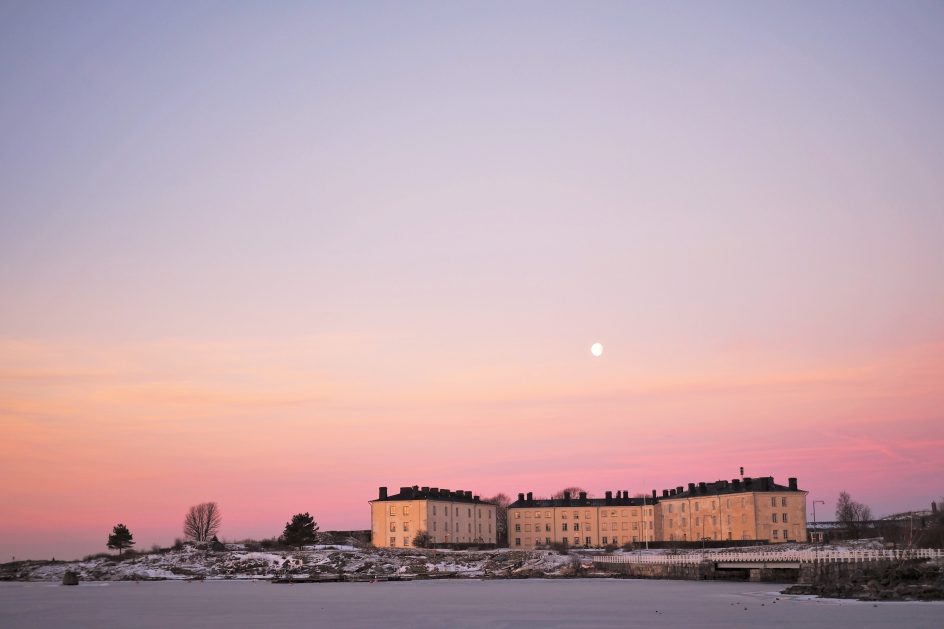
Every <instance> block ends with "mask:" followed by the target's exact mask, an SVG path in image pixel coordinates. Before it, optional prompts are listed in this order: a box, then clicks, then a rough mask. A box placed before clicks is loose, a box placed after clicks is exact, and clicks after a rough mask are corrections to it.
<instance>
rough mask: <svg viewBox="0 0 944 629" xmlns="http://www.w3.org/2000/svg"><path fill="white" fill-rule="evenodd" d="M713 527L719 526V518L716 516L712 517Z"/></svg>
mask: <svg viewBox="0 0 944 629" xmlns="http://www.w3.org/2000/svg"><path fill="white" fill-rule="evenodd" d="M711 525H712V526H717V525H718V516H716V515H713V516H711Z"/></svg>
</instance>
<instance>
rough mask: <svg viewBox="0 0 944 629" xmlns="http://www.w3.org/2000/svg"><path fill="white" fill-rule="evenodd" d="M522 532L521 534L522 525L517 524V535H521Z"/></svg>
mask: <svg viewBox="0 0 944 629" xmlns="http://www.w3.org/2000/svg"><path fill="white" fill-rule="evenodd" d="M520 532H521V525H520V524H515V533H520Z"/></svg>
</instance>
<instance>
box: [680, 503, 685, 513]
mask: <svg viewBox="0 0 944 629" xmlns="http://www.w3.org/2000/svg"><path fill="white" fill-rule="evenodd" d="M679 511H681V512H682V513H685V503H684V502H683V503H682V508H681V509H679Z"/></svg>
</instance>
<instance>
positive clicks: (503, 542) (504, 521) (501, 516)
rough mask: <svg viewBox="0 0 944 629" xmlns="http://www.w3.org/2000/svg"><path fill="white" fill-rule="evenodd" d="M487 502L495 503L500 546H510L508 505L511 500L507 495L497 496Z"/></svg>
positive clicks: (496, 526)
mask: <svg viewBox="0 0 944 629" xmlns="http://www.w3.org/2000/svg"><path fill="white" fill-rule="evenodd" d="M485 502H492V503H495V540H496V542H498V545H499V546H507V545H508V505H510V504H511V499H510V498H509V497H508V496H506V495H505V494H495V495H494V496H492V497H491V498H486V499H485Z"/></svg>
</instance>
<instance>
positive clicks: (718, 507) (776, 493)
mask: <svg viewBox="0 0 944 629" xmlns="http://www.w3.org/2000/svg"><path fill="white" fill-rule="evenodd" d="M806 495H807V492H805V491H802V490H800V489H798V488H797V481H796V479H795V478H791V479H789V484H788V485H787V486H783V485H777V484H776V483H775V482H774V479H773V478H772V477H764V478H756V479H752V478H749V477H747V478H744V479H743V480H742V479H734V480H733V481H731V482H728V481H716V482H714V483H697V484H696V483H689V484H688V489H687V490H686V489H685V488H683V487H676V488H674V489H665V490H663V491H662V496H657V493H656V492H655V491H653V492H652V495H651V496H645V497H643V496H638V497H633V498H630V497H629V492H628V491H625V490H624V491H617V492H616V496H615V497H614V495H613V492H611V491H608V492H606V497H605V498H587V495H586V493H585V492H581V493H580V494H579V495H578V496H576V497H574V496H571V495H570V494H569V493H566V492H565V494H564V497H563V498H562V499H554V500H541V499H537V500H535V499H534V498H533V496H532V494H531V493H528V494H527V495H525V494H518V500H517V501H516V502H514V503H512V504H511V505H510V506H509V507H508V543H509V544H508V545H509V546H510V547H512V548H519V547H521V548H534V547H535V546H541V545H547V544H551V543H561V542H566V543H567V544H568V545H570V546H584V547H599V546H607V545H623V544H626V543H643V542H646V541H653V542H664V541H700V540H703V539H704V540H732V541H733V540H763V541H768V542H785V541H798V542H805V541H806V540H807V533H806Z"/></svg>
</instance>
